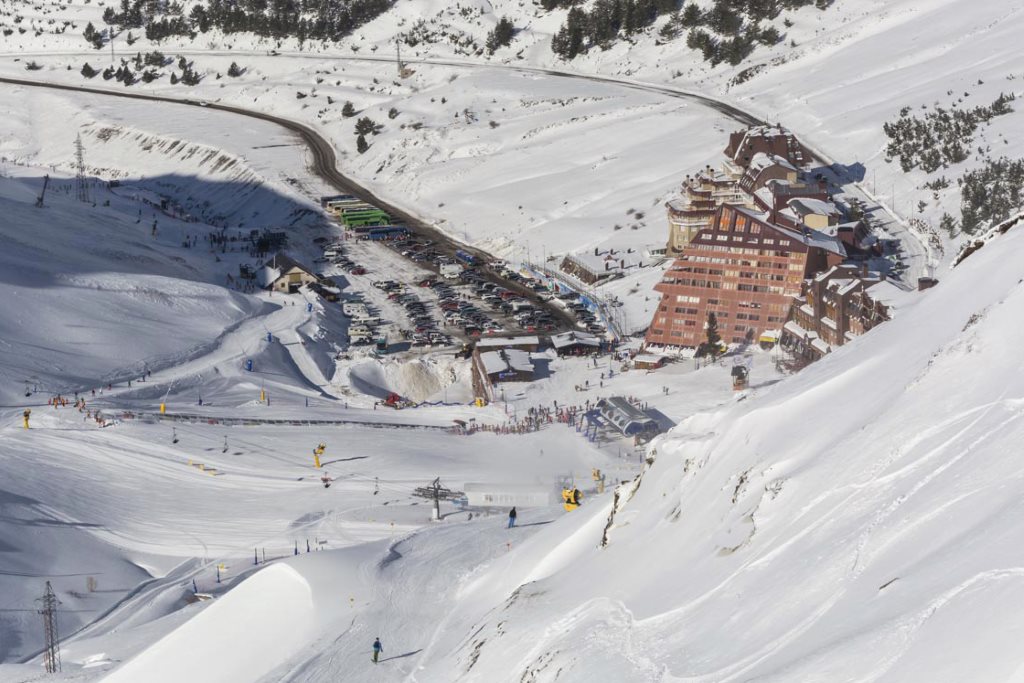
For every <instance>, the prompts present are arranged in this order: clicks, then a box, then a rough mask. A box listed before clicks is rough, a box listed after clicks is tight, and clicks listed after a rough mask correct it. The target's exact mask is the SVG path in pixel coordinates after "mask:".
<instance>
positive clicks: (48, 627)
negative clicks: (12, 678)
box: [39, 581, 60, 674]
mask: <svg viewBox="0 0 1024 683" xmlns="http://www.w3.org/2000/svg"><path fill="white" fill-rule="evenodd" d="M39 600H40V601H41V602H42V603H43V608H42V609H41V610H39V613H40V614H41V615H43V634H44V637H45V649H44V650H43V665H44V666H45V667H46V673H48V674H55V673H58V672H59V671H60V641H59V639H58V635H57V605H59V604H60V600H58V599H57V596H56V595H54V593H53V586H51V585H50V582H49V581H47V582H46V592H45V593H43V597H42V598H40V599H39Z"/></svg>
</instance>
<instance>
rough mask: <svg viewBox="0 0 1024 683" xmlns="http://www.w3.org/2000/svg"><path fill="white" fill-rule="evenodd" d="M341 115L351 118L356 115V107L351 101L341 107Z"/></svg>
mask: <svg viewBox="0 0 1024 683" xmlns="http://www.w3.org/2000/svg"><path fill="white" fill-rule="evenodd" d="M341 115H342V116H344V117H345V118H349V117H352V116H355V115H356V108H355V106H354V105H353V104H352V103H351V102H346V103H345V104H344V105H342V107H341Z"/></svg>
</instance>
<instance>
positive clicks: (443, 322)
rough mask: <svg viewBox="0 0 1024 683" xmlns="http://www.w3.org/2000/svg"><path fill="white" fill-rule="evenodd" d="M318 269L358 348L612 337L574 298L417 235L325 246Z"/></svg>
mask: <svg viewBox="0 0 1024 683" xmlns="http://www.w3.org/2000/svg"><path fill="white" fill-rule="evenodd" d="M317 265H318V270H319V272H318V275H319V276H321V278H322V279H321V282H322V284H323V285H325V289H326V290H327V291H326V292H321V294H322V295H324V296H325V298H326V296H329V295H333V293H334V292H337V299H338V305H341V306H342V307H343V312H344V313H345V314H346V315H347V316H348V317H349V318H350V319H351V323H350V327H349V340H348V341H349V343H350V344H351V345H353V346H360V345H378V346H379V348H380V349H381V350H385V349H387V348H393V347H392V345H394V344H396V343H397V344H401V343H403V342H407V343H408V344H409V345H410V346H412V347H427V346H429V347H450V346H458V347H461V346H462V344H463V342H465V341H471V340H473V339H476V338H479V337H481V336H486V335H492V334H537V333H549V334H550V333H556V332H560V331H564V330H566V329H585V330H587V331H590V332H594V333H597V334H602V333H604V331H605V329H604V327H603V326H602V325H600V323H599V322H598V321H597V320H596V318H595V316H594V315H593V314H592V313H591V312H590V311H588V310H587V309H586V306H584V305H583V304H581V303H579V302H577V301H576V300H575V299H576V298H577V297H576V295H575V294H572V293H559V294H554V293H552V292H549V291H548V290H547V288H546V287H545V286H544V285H543V284H542V283H540V282H539V281H537V280H531V279H529V278H526V277H524V276H522V275H521V274H519V273H518V272H515V271H514V270H512V269H510V268H508V267H507V266H506V264H505V263H503V262H502V261H492V262H490V263H487V264H485V263H483V262H482V259H481V257H480V256H479V255H478V254H476V253H470V252H466V251H462V250H455V252H454V253H453V252H451V250H450V249H447V250H446V249H445V248H444V247H443V245H436V244H435V243H434V242H432V241H431V240H430V239H428V238H425V237H422V236H418V235H409V236H405V237H403V238H399V239H389V240H360V239H343V240H337V241H335V242H333V243H328V244H324V245H323V257H322V258H320V259H318V260H317ZM332 284H336V285H340V286H341V288H339V289H334V288H332V287H331V286H330V285H332ZM346 285H347V286H346Z"/></svg>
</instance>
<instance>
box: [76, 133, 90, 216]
mask: <svg viewBox="0 0 1024 683" xmlns="http://www.w3.org/2000/svg"><path fill="white" fill-rule="evenodd" d="M75 171H76V173H75V192H76V193H77V196H78V201H80V202H87V201H89V186H88V184H86V181H85V152H84V150H83V148H82V135H81V134H79V135H78V137H76V138H75Z"/></svg>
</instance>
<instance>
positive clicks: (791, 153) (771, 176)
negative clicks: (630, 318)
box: [646, 128, 846, 347]
mask: <svg viewBox="0 0 1024 683" xmlns="http://www.w3.org/2000/svg"><path fill="white" fill-rule="evenodd" d="M733 138H734V139H733V140H731V141H730V147H729V149H728V150H727V154H729V152H732V153H731V154H729V156H730V160H729V162H727V163H726V167H725V169H724V172H723V174H722V175H723V176H724V175H726V173H725V172H728V171H732V170H733V169H736V168H737V167H741V168H743V169H744V173H743V175H740V174H739V173H736V172H730V173H727V175H729V176H731V177H732V179H733V182H735V188H736V189H737V190H739V191H740V192H741V193H742V194H743V195H744V198H743V201H737V199H738V198H729V197H728V193H724V192H723V193H720V196H722V200H720V201H719V202H716V204H717V206H716V207H715V208H714V212H713V214H711V215H710V216H709V217H708V219H706V220H707V222H706V224H705V226H704V227H702V228H699V229H697V230H696V231H695V232H694V233H692V235H686V236H685V237H682V238H679V237H678V236H675V237H673V238H672V239H674V240H675V241H676V244H675V245H674V246H676V248H677V250H678V251H680V252H681V253H680V254H679V256H678V258H677V259H676V260H675V262H674V263H673V264H672V266H671V267H670V268H669V270H668V271H666V273H665V275H664V277H663V279H662V281H661V282H660V283H659V284H658V285H656V286H655V290H656V291H658V292H659V293H661V302H660V304H659V306H658V310H657V311H656V312H655V314H654V317H653V319H652V320H651V325H650V327H649V328H648V332H647V338H646V343H647V344H649V345H659V346H678V347H696V346H698V345H699V344H701V343H702V342H703V341H704V339H705V336H706V335H705V331H704V326H705V322H706V320H707V315H708V313H709V312H712V311H713V312H714V313H715V315H716V317H717V319H718V331H719V334H720V335H721V337H722V339H723V340H724V341H725V342H727V343H731V342H743V341H756V340H757V339H758V337H759V336H760V335H761V333H762V332H764V331H766V330H781V328H782V326H783V324H784V323H785V322H786V318H787V315H788V313H789V309H790V304H791V302H792V301H793V298H794V297H795V296H798V295H799V294H800V290H801V285H802V283H803V281H804V280H805V279H807V278H809V277H811V276H813V275H814V274H815V273H817V272H820V271H823V270H826V269H827V268H830V267H832V266H834V265H836V264H838V263H841V262H842V261H843V260H844V259H845V258H846V250H845V248H844V245H843V240H841V239H840V238H839V237H838V235H839V228H841V227H842V226H839V225H838V223H839V212H838V211H837V210H836V207H835V206H834V205H833V204H832V203H831V202H829V201H828V197H827V194H826V191H825V188H824V185H823V183H820V182H819V181H817V180H810V181H808V179H806V178H802V177H799V176H798V171H797V167H796V165H797V164H800V163H801V162H803V161H804V159H805V158H806V157H805V156H804V151H803V149H802V148H801V147H800V146H799V144H798V143H796V142H795V140H794V139H793V138H792V136H791V135H790V134H789V133H788V132H787V131H783V130H781V129H778V128H774V129H768V128H761V129H752V130H751V131H747V132H745V133H743V134H737V135H734V136H733ZM761 138H764V139H761ZM775 140H777V141H778V144H773V141H775ZM738 141H742V144H739V142H738ZM761 150H765V151H761ZM780 151H781V152H784V153H786V156H785V157H782V156H779V155H778V152H780ZM687 182H688V183H697V182H701V181H700V180H699V179H698V180H694V181H690V179H689V178H688V179H687ZM686 189H687V188H686V185H684V197H686V201H687V202H689V201H690V200H691V198H692V193H688V192H686ZM688 195H691V196H688ZM700 199H701V200H702V204H701V206H700V207H699V208H701V209H704V210H707V209H709V208H710V207H708V206H707V205H706V203H703V202H706V201H707V198H705V197H700ZM695 208H697V207H695ZM668 209H669V215H670V220H671V217H672V216H673V211H678V207H677V206H669V207H668ZM678 234H679V231H676V232H675V233H674V235H678Z"/></svg>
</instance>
